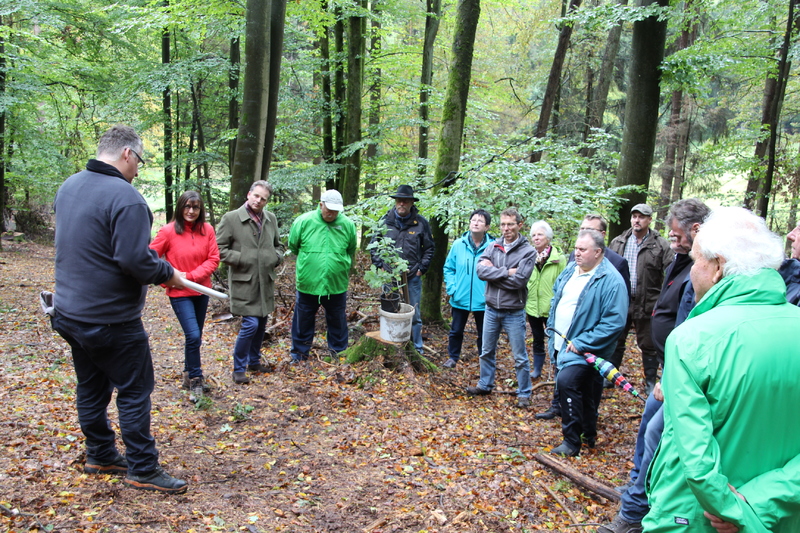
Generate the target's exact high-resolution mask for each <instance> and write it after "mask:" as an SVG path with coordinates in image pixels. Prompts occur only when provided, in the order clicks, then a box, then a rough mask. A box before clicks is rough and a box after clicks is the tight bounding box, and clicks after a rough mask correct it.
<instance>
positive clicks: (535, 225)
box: [531, 220, 553, 241]
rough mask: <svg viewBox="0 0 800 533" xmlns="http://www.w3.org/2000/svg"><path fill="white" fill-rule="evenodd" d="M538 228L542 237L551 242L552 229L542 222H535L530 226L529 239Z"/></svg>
mask: <svg viewBox="0 0 800 533" xmlns="http://www.w3.org/2000/svg"><path fill="white" fill-rule="evenodd" d="M539 228H541V230H542V233H544V236H545V237H547V240H548V241H552V240H553V228H551V227H550V224H548V223H547V222H545V221H544V220H537V221H536V222H534V223H533V224H531V237H533V234H534V232H535V231H536V230H537V229H539Z"/></svg>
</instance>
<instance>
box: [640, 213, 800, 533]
mask: <svg viewBox="0 0 800 533" xmlns="http://www.w3.org/2000/svg"><path fill="white" fill-rule="evenodd" d="M691 254H692V258H693V259H694V265H693V266H692V271H691V279H692V285H693V287H694V290H695V299H696V301H697V305H696V306H695V307H694V309H693V310H692V312H691V313H690V314H689V320H688V321H687V323H685V324H681V325H680V326H678V327H677V328H675V330H674V331H673V332H672V333H671V334H670V336H669V337H668V338H667V343H666V349H665V354H666V357H665V359H666V369H665V372H664V381H663V391H664V434H663V436H662V438H661V444H660V445H659V447H658V450H657V451H656V455H655V457H654V458H653V463H652V464H651V466H650V469H649V470H648V472H647V476H648V479H647V486H648V497H649V500H650V512H649V513H648V514H647V516H646V517H645V518H644V520H643V522H642V526H643V528H644V530H645V531H648V532H650V531H654V532H669V531H680V532H695V531H697V532H699V531H704V532H705V531H713V529H716V530H717V531H719V532H723V531H725V532H736V531H740V530H741V531H759V532H766V531H771V532H775V533H788V532H796V531H800V502H799V501H798V498H797V495H798V494H800V425H798V424H797V405H798V404H800V387H798V386H797V376H798V375H800V353H799V350H798V347H797V331H798V327H800V309H798V308H797V307H796V306H794V305H791V304H790V303H788V302H787V301H786V286H785V284H784V282H783V279H782V278H781V276H780V275H779V274H778V272H777V271H776V269H777V268H778V267H779V266H780V264H781V262H782V260H783V242H782V241H781V239H780V238H779V237H778V236H777V235H775V234H773V233H772V232H770V231H769V230H768V229H767V226H766V224H765V223H764V220H763V219H761V218H760V217H757V216H755V215H754V214H752V213H750V212H749V211H747V210H745V209H742V208H739V207H725V208H719V209H716V210H714V211H713V212H712V214H711V216H709V218H708V219H707V220H706V222H705V223H704V224H703V225H702V226H700V231H699V232H698V234H697V237H696V238H695V240H694V244H693V246H692V252H691ZM765 409H767V410H768V412H767V413H765Z"/></svg>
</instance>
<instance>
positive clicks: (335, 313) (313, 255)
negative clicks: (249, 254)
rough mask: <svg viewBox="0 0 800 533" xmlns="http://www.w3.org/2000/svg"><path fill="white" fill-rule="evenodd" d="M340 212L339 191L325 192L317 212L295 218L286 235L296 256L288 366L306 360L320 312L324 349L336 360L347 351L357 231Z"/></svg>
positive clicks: (341, 205)
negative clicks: (325, 340) (325, 337)
mask: <svg viewBox="0 0 800 533" xmlns="http://www.w3.org/2000/svg"><path fill="white" fill-rule="evenodd" d="M342 210H344V202H343V201H342V195H341V194H339V191H337V190H334V189H331V190H328V191H325V192H324V193H323V194H322V197H321V198H320V202H319V208H318V209H315V210H314V211H309V212H308V213H304V214H302V215H300V216H299V217H297V220H295V221H294V224H292V229H291V231H290V232H289V249H290V250H291V251H292V253H294V254H295V255H297V266H296V272H297V274H296V275H297V282H296V287H297V299H296V301H295V306H294V316H293V317H292V363H299V362H302V361H305V360H307V359H308V356H309V352H310V351H311V345H312V344H313V342H314V325H315V322H316V316H317V310H318V309H319V306H322V307H323V308H324V309H325V322H326V324H327V326H328V349H329V350H330V351H331V352H332V353H334V354H338V353H339V352H341V351H344V350H346V349H347V337H348V335H347V333H348V332H347V285H348V283H349V281H350V267H351V266H352V264H353V256H354V255H355V253H356V227H355V225H354V224H353V222H352V221H351V220H350V219H349V218H347V217H346V216H345V215H344V214H343V213H342V212H341V211H342Z"/></svg>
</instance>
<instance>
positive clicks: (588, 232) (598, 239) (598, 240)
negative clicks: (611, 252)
mask: <svg viewBox="0 0 800 533" xmlns="http://www.w3.org/2000/svg"><path fill="white" fill-rule="evenodd" d="M587 236H588V237H591V238H592V242H594V247H595V248H599V249H600V250H603V253H605V247H606V243H605V242H603V234H602V233H600V232H599V231H597V230H594V229H582V230H580V231H579V232H578V239H581V238H583V237H587Z"/></svg>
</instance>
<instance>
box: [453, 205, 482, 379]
mask: <svg viewBox="0 0 800 533" xmlns="http://www.w3.org/2000/svg"><path fill="white" fill-rule="evenodd" d="M491 221H492V217H491V215H490V214H489V213H487V212H486V211H484V210H483V209H476V210H475V211H473V212H472V215H471V216H470V218H469V231H467V232H465V233H464V235H462V236H461V238H459V239H456V241H455V242H454V243H453V247H452V248H450V253H448V254H447V259H446V260H445V262H444V283H445V288H446V290H447V295H448V296H449V297H450V307H451V309H452V317H453V320H452V322H451V323H450V334H449V335H448V342H447V355H448V356H449V358H448V359H447V361H445V363H444V365H442V366H444V367H445V368H455V366H456V364H457V363H458V360H459V358H460V357H461V346H462V344H463V342H464V328H465V327H466V326H467V319H468V318H469V314H470V313H472V316H473V318H474V319H475V327H476V328H477V330H478V354H480V353H481V346H482V345H483V314H484V309H485V308H486V300H484V298H483V292H484V290H486V282H485V281H483V280H482V279H480V278H479V277H478V272H477V267H478V258H480V256H481V254H482V253H483V251H484V250H485V249H486V247H487V246H488V245H489V243H490V242H491V237H490V236H489V235H488V234H487V233H486V232H487V231H488V229H489V224H490V223H491Z"/></svg>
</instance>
